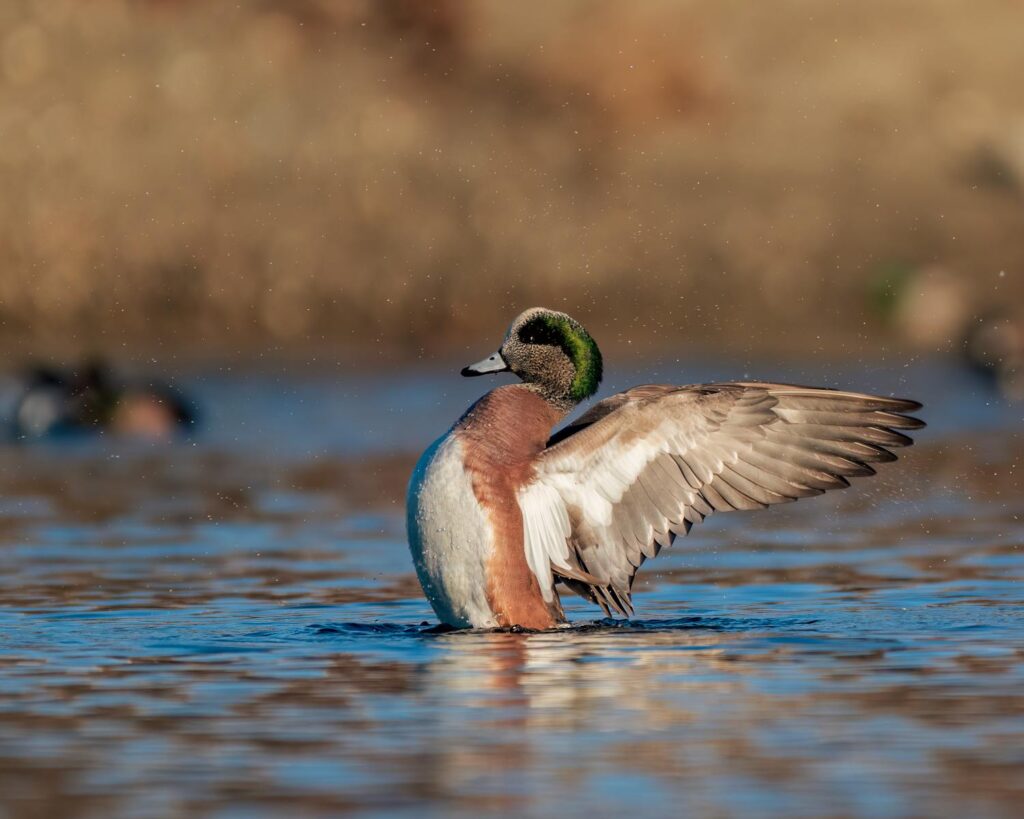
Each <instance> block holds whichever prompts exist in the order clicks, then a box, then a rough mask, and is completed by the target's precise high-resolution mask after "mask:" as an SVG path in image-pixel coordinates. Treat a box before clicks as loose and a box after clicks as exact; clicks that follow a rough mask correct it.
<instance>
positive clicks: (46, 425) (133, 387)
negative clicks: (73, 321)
mask: <svg viewBox="0 0 1024 819" xmlns="http://www.w3.org/2000/svg"><path fill="white" fill-rule="evenodd" d="M23 381H24V389H23V392H22V394H21V396H20V398H19V399H18V403H17V406H16V408H15V410H14V417H13V419H12V433H13V435H14V437H15V438H18V439H29V438H42V437H52V436H60V435H67V434H72V435H75V434H80V433H97V432H102V433H109V434H113V435H119V436H125V437H130V438H150V439H165V438H169V437H170V436H172V435H173V434H174V433H176V432H179V431H186V430H190V429H192V428H193V427H194V426H195V423H196V413H195V409H194V407H193V406H192V405H191V404H190V402H189V401H187V400H186V399H185V397H184V396H183V395H182V394H181V393H180V392H179V391H178V390H176V389H175V388H174V387H172V386H170V385H169V384H164V383H161V382H157V381H145V382H142V381H125V380H122V379H119V378H118V377H116V376H115V374H114V373H113V372H112V371H111V369H110V367H108V366H107V365H106V364H105V363H103V362H102V361H89V362H86V363H84V364H82V365H81V366H79V367H75V368H73V369H70V370H67V371H64V370H60V369H56V368H53V367H45V366H44V367H34V368H32V369H31V370H30V371H29V372H27V373H26V374H25V376H24V379H23Z"/></svg>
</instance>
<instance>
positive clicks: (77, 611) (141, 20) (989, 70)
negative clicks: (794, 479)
mask: <svg viewBox="0 0 1024 819" xmlns="http://www.w3.org/2000/svg"><path fill="white" fill-rule="evenodd" d="M1022 32H1024V5H1022V3H1021V2H1020V0H976V1H975V2H972V3H966V2H957V1H956V0H901V2H898V3H894V2H886V1H885V0H859V2H856V3H854V2H833V0H776V2H772V3H764V2H760V3H759V2H738V0H716V2H701V3H698V2H695V1H694V0H674V1H673V2H669V1H668V0H643V2H634V3H626V2H610V1H609V2H604V1H603V0H591V1H590V2H584V1H583V0H559V2H547V3H541V2H533V3H512V2H498V0H473V2H455V1H454V0H344V2H343V1H342V0H338V2H329V0H245V1H244V2H236V3H230V4H229V3H214V2H202V1H201V0H130V1H129V0H92V2H84V1H83V0H3V2H0V345H2V346H0V349H2V350H3V357H2V358H0V635H2V639H0V817H2V819H8V818H9V819H21V818H22V817H26V819H41V818H42V817H55V819H69V817H75V818H76V819H77V817H88V819H92V818H93V817H95V818H96V819H115V818H116V817H125V819H137V817H148V816H153V817H193V816H201V817H212V818H213V819H238V817H245V819H262V818H263V817H266V819H278V818H279V817H281V816H287V815H301V816H303V817H325V819H326V817H332V818H333V817H337V816H343V815H344V816H350V815H351V816H360V817H363V816H386V817H389V819H390V817H396V816H398V817H401V816H408V817H416V819H420V817H444V819H449V818H450V817H466V819H480V817H483V816H515V817H536V818H537V819H541V818H542V817H549V816H551V815H552V814H553V813H558V815H560V816H562V817H564V819H576V818H577V817H579V819H593V817H598V816H605V815H615V816H621V815H628V816H630V817H633V818H634V819H642V818H643V817H652V819H655V818H656V819H661V817H664V816H671V815H693V816H711V817H721V819H729V818H730V817H744V818H745V817H750V816H759V817H769V816H771V817H779V818H780V819H783V817H785V819H819V818H820V817H835V818H836V819H847V817H870V819H902V817H919V816H929V817H948V818H949V819H961V817H964V816H972V817H974V816H977V817H1004V816H1005V817H1007V818H1008V819H1009V818H1010V817H1012V818H1013V819H1018V817H1019V816H1020V813H1021V809H1020V806H1021V804H1024V780H1022V778H1021V776H1020V772H1021V770H1022V769H1024V756H1022V749H1024V697H1022V692H1024V485H1022V481H1021V476H1022V475H1024V468H1022V465H1024V436H1022V434H1021V433H1022V430H1024V402H1022V401H1021V400H1020V399H1021V398H1024V275H1022V271H1024V241H1022V239H1021V237H1022V236H1024V93H1022V78H1024V48H1022V42H1024V40H1022V36H1021V35H1022ZM533 305H546V306H549V307H553V308H558V309H562V310H564V311H566V312H568V313H570V314H572V315H573V316H575V317H577V318H578V319H580V320H581V321H582V322H583V323H584V324H585V325H586V326H587V327H588V329H589V330H590V331H591V333H592V334H593V335H594V337H595V338H596V339H597V341H598V342H599V344H600V345H601V348H602V350H603V351H604V353H605V365H606V366H605V374H606V377H605V383H604V384H603V385H602V391H601V394H602V395H608V394H610V393H611V392H613V391H615V390H618V389H624V388H626V387H629V386H631V385H633V384H638V383H648V382H662V383H665V382H667V383H693V382H701V381H715V380H728V379H737V378H743V379H764V380H781V381H792V382H798V383H808V384H814V385H821V386H831V387H841V388H845V389H853V390H860V391H866V392H873V393H879V394H885V395H891V394H896V395H900V396H905V397H908V398H914V399H918V400H921V401H923V402H924V404H925V406H924V408H923V409H922V410H921V413H920V415H921V417H922V418H923V419H924V420H925V421H926V422H927V424H928V427H927V428H926V429H923V430H921V432H920V434H915V439H916V441H915V446H914V447H913V448H912V449H910V450H901V451H900V460H899V462H898V463H895V464H889V465H886V466H885V467H884V468H883V469H882V470H881V472H880V474H879V475H878V476H876V477H874V478H870V479H866V480H864V481H863V482H858V483H856V484H855V485H854V487H853V488H852V489H850V490H849V491H846V492H839V493H830V494H829V495H827V496H825V497H822V498H816V499H813V500H811V501H810V502H807V503H804V502H801V503H797V504H793V505H790V506H786V507H773V508H772V509H769V510H764V511H759V512H756V513H753V514H752V515H750V516H748V515H745V514H737V515H722V516H714V517H713V518H712V519H711V520H709V521H708V522H707V523H706V524H705V525H702V526H700V527H695V528H694V530H693V532H691V533H690V535H689V536H687V537H686V538H685V540H684V541H682V542H680V543H677V544H676V546H675V547H674V548H672V549H669V550H666V551H665V552H663V553H662V555H661V556H659V558H658V560H657V561H656V562H653V563H651V564H648V565H647V566H645V568H644V571H643V572H642V573H641V574H640V575H639V577H638V580H637V583H636V585H635V587H634V593H635V597H634V599H635V602H636V607H637V616H636V618H635V619H634V620H633V621H631V622H629V623H624V622H618V623H612V622H610V621H604V620H597V619H596V618H597V617H598V616H599V612H598V611H597V610H596V609H594V608H593V607H591V606H589V605H588V604H585V603H583V602H582V601H580V600H576V599H574V598H571V597H569V596H567V597H566V598H565V602H566V606H567V611H568V613H569V616H570V619H571V620H573V621H574V622H575V623H576V626H575V627H573V628H565V629H561V630H558V631H556V632H545V633H539V634H500V633H491V632H476V633H472V634H467V633H457V634H448V635H438V634H431V633H430V632H429V631H427V630H425V628H426V627H429V625H430V624H431V623H433V622H434V619H435V618H434V615H433V613H432V612H431V610H430V608H429V606H428V604H427V602H426V601H425V599H424V598H423V595H422V592H421V590H420V586H419V584H418V582H417V580H416V577H415V574H414V571H413V567H412V563H411V559H410V557H409V553H408V547H407V543H406V534H405V509H404V498H405V487H406V481H407V479H408V476H409V474H410V471H411V470H412V467H413V464H414V463H415V460H416V458H417V457H418V456H419V453H421V452H422V451H423V450H424V449H425V448H426V447H427V445H428V444H429V442H430V441H431V440H433V439H434V438H435V437H436V436H438V435H439V434H441V433H442V432H443V431H444V430H445V429H447V428H448V427H449V426H450V424H451V423H452V422H453V421H454V420H455V419H456V418H458V417H459V415H460V414H461V413H462V412H463V411H464V409H465V408H466V407H467V406H468V405H469V404H470V403H471V402H472V401H473V400H475V399H476V398H477V397H478V396H479V395H480V394H481V393H482V392H483V391H484V390H485V389H489V388H490V387H493V386H495V385H497V384H499V383H508V382H509V381H510V380H511V379H510V377H509V376H498V377H496V378H495V379H493V380H491V381H487V380H485V379H472V380H469V379H461V378H459V377H458V370H459V368H461V367H462V366H463V365H465V364H467V363H469V362H471V361H476V360H478V359H479V358H481V357H483V356H485V355H487V354H489V353H491V352H492V351H493V350H494V349H495V347H496V346H497V344H498V342H499V339H500V338H501V337H502V335H503V333H504V331H505V328H506V326H507V324H508V322H509V321H510V319H511V318H512V317H513V316H514V315H516V314H517V313H518V312H519V311H521V310H522V309H524V308H526V307H529V306H533Z"/></svg>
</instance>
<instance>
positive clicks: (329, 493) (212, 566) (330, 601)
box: [0, 362, 1024, 819]
mask: <svg viewBox="0 0 1024 819" xmlns="http://www.w3.org/2000/svg"><path fill="white" fill-rule="evenodd" d="M705 369H706V371H705ZM705 369H699V368H695V367H694V366H693V365H692V364H687V363H683V364H676V363H674V362H672V363H666V364H663V365H660V366H658V367H649V368H645V369H643V370H642V371H637V370H634V371H626V370H625V369H623V371H622V372H620V373H613V374H612V378H611V382H612V383H611V384H610V385H609V387H615V386H618V387H622V386H626V385H627V384H629V383H633V382H641V381H645V380H649V379H653V380H691V379H699V378H706V377H712V376H714V375H718V376H720V377H735V376H742V375H751V374H757V375H761V376H763V377H771V378H789V379H797V380H803V381H812V382H818V383H836V384H847V385H849V386H851V387H853V388H861V389H873V390H881V391H890V390H891V391H895V392H897V393H906V394H909V395H912V396H914V397H920V398H923V399H924V400H926V401H927V402H928V407H927V408H926V410H925V412H924V416H925V417H926V419H927V420H928V421H929V422H930V426H929V428H928V429H927V430H924V431H923V432H922V433H921V434H920V436H919V439H920V441H921V443H920V445H919V446H916V447H914V448H913V449H911V450H907V451H905V452H904V455H905V457H904V458H903V459H901V461H900V462H899V463H897V464H894V465H891V466H890V467H889V468H887V469H885V470H884V471H883V473H882V475H880V476H879V477H877V478H873V479H871V480H869V481H861V482H859V483H857V484H856V485H855V488H854V489H852V490H847V491H846V492H840V493H836V494H834V495H830V496H826V497H823V498H816V499H813V500H811V501H807V502H801V503H798V504H793V505H790V506H787V507H780V508H777V509H772V510H768V511H765V512H757V513H751V514H733V515H722V516H719V517H717V518H712V519H711V520H709V521H708V522H707V523H706V524H704V525H703V526H701V527H697V528H696V529H694V531H693V532H692V533H691V535H690V536H689V537H688V538H686V540H685V541H681V542H679V543H678V544H677V545H676V547H674V548H673V549H672V550H671V551H669V552H666V553H663V555H662V556H661V557H659V558H658V560H657V561H656V562H654V563H650V564H648V566H647V567H646V568H645V570H644V572H642V573H641V575H640V578H639V580H638V587H637V594H636V605H637V618H636V620H634V621H633V622H632V623H623V622H612V621H605V620H598V619H596V618H597V616H598V612H597V610H596V609H595V608H593V607H591V606H589V605H588V604H586V603H584V602H583V601H580V600H576V599H574V598H567V601H568V602H569V614H570V617H571V618H572V619H573V620H574V621H575V623H576V625H575V626H574V627H573V628H569V629H565V630H560V631H557V632H553V633H542V634H508V633H465V632H463V633H449V634H439V633H435V632H432V631H431V630H430V629H429V626H431V625H433V617H432V614H431V612H430V610H429V608H428V606H427V605H426V603H425V601H424V600H423V598H422V596H421V594H420V592H419V588H418V586H417V584H416V580H415V577H414V575H413V573H412V568H411V564H410V560H409V557H408V553H407V549H406V544H405V538H404V519H403V506H402V502H403V492H404V482H405V479H406V476H407V474H408V471H409V469H410V467H411V464H412V462H413V460H414V458H415V455H416V452H415V450H416V449H417V448H421V447H423V446H425V445H426V444H427V443H428V442H429V440H430V439H431V438H432V436H434V435H436V434H437V433H439V432H440V431H442V430H443V428H444V427H445V426H446V425H447V424H448V423H449V422H450V421H451V420H452V419H453V418H454V417H455V416H456V415H457V414H458V413H459V412H460V411H461V410H462V409H463V408H464V406H465V405H466V404H467V403H468V402H469V401H470V400H471V398H472V397H473V396H474V395H475V394H476V393H477V392H478V391H479V390H480V389H481V383H482V382H481V380H479V379H477V380H473V381H461V380H458V379H457V378H455V377H453V376H452V375H451V374H449V373H448V372H440V371H438V372H430V373H427V372H424V371H402V372H391V373H388V374H377V375H365V374H364V375H347V376H346V375H341V376H339V375H338V374H337V373H332V372H328V371H319V372H290V373H288V374H285V373H283V372H279V371H275V370H274V369H273V368H264V370H263V371H261V372H255V371H254V372H244V371H243V372H227V371H223V372H222V371H212V370H211V371H208V372H196V373H191V374H187V375H186V376H185V377H184V378H183V383H184V384H185V385H186V386H187V387H188V388H189V389H190V390H192V391H193V392H194V393H195V395H196V397H197V398H198V399H199V401H200V402H201V403H202V404H203V405H204V406H205V407H206V421H207V423H206V427H205V430H204V433H203V435H202V436H200V437H199V438H198V439H197V440H196V441H194V442H182V443H178V444H175V445H172V446H169V447H161V446H156V447H153V446H140V445H131V444H125V443H118V442H114V441H91V442H90V441H84V442H64V443H62V444H60V445H56V444H53V445H42V446H32V447H29V446H19V445H7V446H6V447H5V448H4V449H3V450H2V457H0V463H2V466H0V629H2V634H3V639H2V641H0V816H3V817H22V816H26V817H27V816H31V817H48V816H54V817H57V816H59V817H147V816H171V817H173V816H204V817H205V816H209V817H224V818H225V819H227V818H229V817H230V818H234V817H246V818H247V819H248V817H264V816H266V817H278V816H287V815H302V816H337V815H349V814H351V815H363V816H410V817H413V816H415V817H420V816H438V817H440V816H445V817H448V816H456V817H459V816H464V817H479V816H486V815H508V816H527V817H534V816H536V817H543V816H551V815H560V816H565V817H593V816H613V815H622V814H628V815H630V816H634V817H647V816H651V817H655V816H667V815H688V814H692V815H705V816H715V817H732V816H779V817H805V816H806V817H818V816H851V817H853V816H871V817H903V816H940V817H941V816H948V817H962V816H1019V815H1020V805H1021V804H1024V775H1022V770H1024V614H1022V611H1024V609H1022V605H1021V604H1022V603H1024V582H1022V581H1024V493H1022V491H1021V485H1022V484H1021V469H1022V464H1024V460H1022V454H1024V442H1022V438H1021V436H1020V430H1021V429H1022V428H1024V425H1022V420H1021V414H1022V409H1021V408H1020V407H1019V406H1018V407H1016V408H1014V407H1010V406H1005V405H1002V404H1000V403H999V402H998V401H996V400H994V399H992V398H990V397H988V395H987V394H986V393H985V391H984V389H983V387H982V385H979V384H976V383H974V382H973V381H970V380H969V379H966V378H965V377H964V376H962V375H960V374H958V373H956V372H955V371H952V370H949V369H946V368H945V367H943V366H942V365H941V364H938V363H928V362H925V363H918V364H915V365H913V366H912V367H909V368H904V367H894V368H892V369H887V368H886V367H884V366H881V367H879V366H875V365H872V366H871V367H867V366H852V365H847V366H846V367H845V368H839V369H836V368H826V367H802V368H797V367H790V368H788V369H787V368H783V369H781V370H780V369H775V370H772V371H765V369H764V368H761V369H759V370H755V371H754V372H753V373H745V372H744V368H742V367H737V366H734V365H731V364H730V363H729V362H724V363H721V364H719V366H718V367H707V368H705ZM695 371H696V372H695ZM678 372H686V373H687V376H680V375H678V374H677V373H678Z"/></svg>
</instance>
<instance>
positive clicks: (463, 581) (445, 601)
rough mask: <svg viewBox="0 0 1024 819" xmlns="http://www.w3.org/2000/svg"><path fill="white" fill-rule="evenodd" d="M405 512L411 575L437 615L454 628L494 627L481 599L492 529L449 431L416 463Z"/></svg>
mask: <svg viewBox="0 0 1024 819" xmlns="http://www.w3.org/2000/svg"><path fill="white" fill-rule="evenodd" d="M406 515H407V518H406V525H407V527H408V533H409V548H410V550H411V551H412V559H413V562H414V563H415V564H416V574H417V575H418V576H419V579H420V585H421V586H423V591H424V593H425V594H426V596H427V600H429V601H430V605H431V607H433V609H434V613H435V614H437V617H438V619H439V620H440V621H441V622H442V623H447V624H448V625H450V626H456V627H459V628H469V627H472V628H494V627H496V626H497V625H498V622H497V620H496V619H495V618H494V615H493V613H492V612H491V607H490V606H489V605H488V603H487V597H486V589H487V573H486V567H487V561H488V560H489V558H490V556H491V553H492V551H493V549H494V533H493V531H492V530H491V526H490V523H489V522H488V520H487V518H486V516H485V515H484V512H483V510H482V509H481V508H480V504H479V502H478V501H477V499H476V495H474V494H473V486H472V483H471V481H470V477H469V475H468V474H467V472H466V469H465V464H464V458H463V448H462V444H461V442H460V441H459V440H458V438H457V437H456V436H455V435H453V434H452V433H448V434H446V435H444V436H442V437H441V438H439V439H438V440H437V441H435V442H434V443H433V444H432V445H431V446H430V448H429V449H428V450H427V451H426V452H424V453H423V456H422V457H421V458H420V460H419V463H417V464H416V469H415V470H414V471H413V474H412V479H411V480H410V482H409V496H408V499H407V502H406Z"/></svg>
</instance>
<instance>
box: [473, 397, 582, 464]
mask: <svg viewBox="0 0 1024 819" xmlns="http://www.w3.org/2000/svg"><path fill="white" fill-rule="evenodd" d="M569 409H571V406H570V407H569V408H568V409H565V408H563V407H562V406H561V405H559V404H557V403H554V402H552V401H550V400H548V399H547V398H546V397H545V396H543V395H541V394H540V392H539V391H538V390H537V389H536V385H533V384H509V385H508V386H504V387H498V388H497V389H494V390H491V391H490V392H489V393H487V395H485V396H484V397H483V398H481V399H480V400H479V401H477V402H476V403H475V404H474V405H473V406H472V407H470V408H469V410H468V411H467V412H466V414H465V415H464V416H462V418H461V419H460V420H459V422H458V423H457V424H456V425H455V427H456V430H457V431H458V432H459V434H460V435H462V436H464V437H466V438H468V439H470V440H472V441H474V442H476V443H477V444H478V445H479V446H480V448H481V450H482V451H483V452H490V453H494V454H495V455H496V457H499V459H501V460H508V461H519V460H527V459H529V458H532V457H533V456H534V455H536V453H538V452H540V451H541V450H542V449H544V447H545V446H546V445H547V442H548V438H549V437H550V436H551V430H552V429H553V428H554V427H555V425H556V424H557V423H558V422H559V421H561V420H562V418H564V417H565V415H566V413H567V412H568V411H569Z"/></svg>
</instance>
